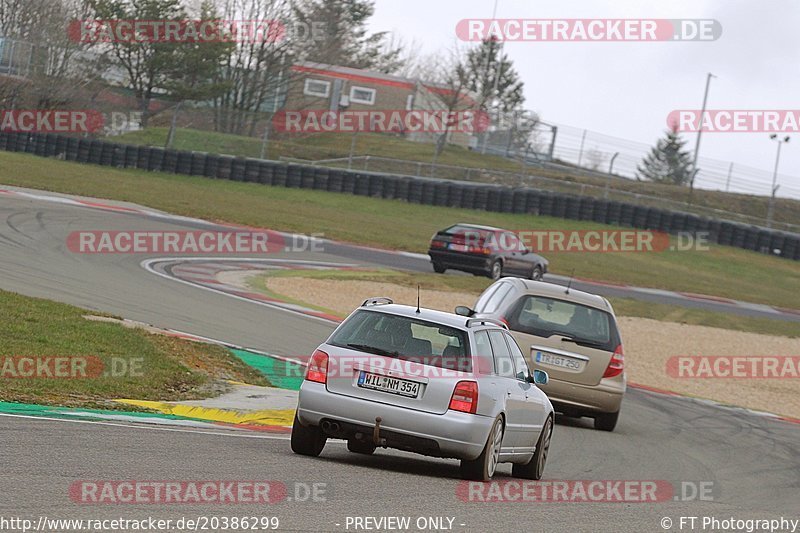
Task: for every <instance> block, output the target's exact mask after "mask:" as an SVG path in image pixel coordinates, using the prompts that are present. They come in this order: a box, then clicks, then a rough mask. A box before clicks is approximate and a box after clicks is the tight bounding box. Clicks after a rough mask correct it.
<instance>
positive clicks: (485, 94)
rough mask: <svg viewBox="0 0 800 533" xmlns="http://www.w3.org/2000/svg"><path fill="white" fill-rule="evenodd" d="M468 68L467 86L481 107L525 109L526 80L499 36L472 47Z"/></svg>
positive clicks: (508, 109) (468, 54)
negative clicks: (510, 57) (502, 45)
mask: <svg viewBox="0 0 800 533" xmlns="http://www.w3.org/2000/svg"><path fill="white" fill-rule="evenodd" d="M465 69H466V76H467V80H466V81H467V88H468V89H469V90H470V91H472V92H473V93H475V94H476V95H477V96H478V102H479V103H480V106H481V109H483V110H485V111H497V112H503V113H508V112H511V111H519V110H521V109H522V106H523V104H524V103H525V96H524V95H523V92H522V91H523V88H524V85H525V84H524V82H523V81H522V80H521V79H520V77H519V73H518V72H517V71H516V69H515V68H514V65H513V64H512V62H511V60H510V59H509V57H508V55H507V54H505V53H503V51H502V47H501V43H500V42H498V41H497V40H496V39H487V40H486V41H483V42H482V43H481V44H480V45H479V46H477V47H475V48H472V49H471V50H470V51H469V52H468V53H467V62H466V66H465ZM498 73H499V76H498Z"/></svg>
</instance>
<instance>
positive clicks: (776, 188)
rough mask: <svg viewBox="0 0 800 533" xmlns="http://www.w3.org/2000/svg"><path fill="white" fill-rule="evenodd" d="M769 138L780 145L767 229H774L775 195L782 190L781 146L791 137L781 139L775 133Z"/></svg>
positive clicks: (776, 159) (773, 175) (776, 157)
mask: <svg viewBox="0 0 800 533" xmlns="http://www.w3.org/2000/svg"><path fill="white" fill-rule="evenodd" d="M769 138H770V139H772V140H773V141H777V143H778V154H777V155H776V156H775V170H774V171H773V172H772V194H771V195H770V197H769V207H768V208H767V227H768V228H772V218H773V216H774V214H775V193H777V192H778V189H779V188H780V186H779V185H777V181H778V164H779V163H780V160H781V146H783V144H784V143H788V142H789V136H788V135H787V136H786V137H784V138H783V139H779V138H778V136H777V135H776V134H775V133H773V134H772V135H770V136H769Z"/></svg>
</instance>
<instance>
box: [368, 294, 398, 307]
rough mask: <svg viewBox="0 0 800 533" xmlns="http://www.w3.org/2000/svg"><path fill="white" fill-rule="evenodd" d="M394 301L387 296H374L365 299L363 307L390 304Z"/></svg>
mask: <svg viewBox="0 0 800 533" xmlns="http://www.w3.org/2000/svg"><path fill="white" fill-rule="evenodd" d="M393 303H394V300H392V299H391V298H387V297H385V296H376V297H374V298H367V299H366V300H364V303H362V304H361V307H366V306H368V305H389V304H393Z"/></svg>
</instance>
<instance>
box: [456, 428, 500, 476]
mask: <svg viewBox="0 0 800 533" xmlns="http://www.w3.org/2000/svg"><path fill="white" fill-rule="evenodd" d="M503 433H504V432H503V418H502V417H499V416H498V417H497V419H496V420H495V421H494V425H493V426H492V430H491V431H490V432H489V438H488V439H487V440H486V445H485V446H484V447H483V451H482V452H481V454H480V455H479V456H478V458H477V459H473V460H468V459H462V460H461V477H463V478H464V479H470V480H473V481H489V480H491V479H492V476H494V473H495V471H496V470H497V465H498V464H499V462H500V448H501V447H502V445H503Z"/></svg>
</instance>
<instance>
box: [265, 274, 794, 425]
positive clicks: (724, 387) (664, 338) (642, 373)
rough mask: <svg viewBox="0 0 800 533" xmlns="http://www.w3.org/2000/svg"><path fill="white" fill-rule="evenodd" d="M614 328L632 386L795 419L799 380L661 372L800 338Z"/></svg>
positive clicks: (444, 303) (360, 284) (294, 289)
mask: <svg viewBox="0 0 800 533" xmlns="http://www.w3.org/2000/svg"><path fill="white" fill-rule="evenodd" d="M267 287H268V288H269V290H271V291H273V292H275V293H278V294H281V295H285V296H287V297H289V298H292V299H296V300H300V301H303V302H307V303H309V304H313V305H316V306H320V307H324V308H326V309H329V310H331V311H333V312H334V313H335V314H337V315H339V316H347V315H348V314H349V313H350V312H351V311H352V310H353V309H355V308H356V307H358V306H359V305H361V302H363V301H364V299H365V298H368V297H371V296H388V297H389V298H392V299H393V300H394V301H395V302H396V303H402V304H408V305H415V304H416V301H417V291H416V290H415V289H412V288H407V287H402V286H399V285H395V284H391V283H375V282H370V281H349V280H348V281H337V280H325V279H309V278H300V277H283V278H281V277H276V278H267ZM421 300H422V305H423V307H428V308H431V309H438V310H442V311H451V312H452V310H453V308H454V307H455V306H457V305H472V304H473V303H474V302H475V295H474V294H469V293H459V292H449V291H422V298H421ZM619 326H620V330H621V333H622V338H623V343H624V346H625V361H626V365H627V373H628V380H629V381H630V382H631V383H637V384H641V385H647V386H650V387H655V388H659V389H665V390H671V391H674V392H678V393H680V394H686V395H691V396H697V397H700V398H708V399H711V400H716V401H718V402H722V403H726V404H730V405H738V406H741V407H747V408H749V409H755V410H759V411H768V412H772V413H777V414H780V415H783V416H788V417H792V418H800V378H793V379H791V378H789V379H701V378H698V379H687V378H674V377H670V376H669V375H668V374H667V371H666V365H667V361H668V360H669V359H670V358H671V357H674V356H687V355H688V356H789V355H791V356H800V340H798V339H790V338H787V337H779V336H772V335H762V334H758V333H745V332H739V331H731V330H726V329H719V328H712V327H707V326H695V325H685V324H678V323H674V322H661V321H658V320H651V319H647V318H633V317H620V318H619Z"/></svg>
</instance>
